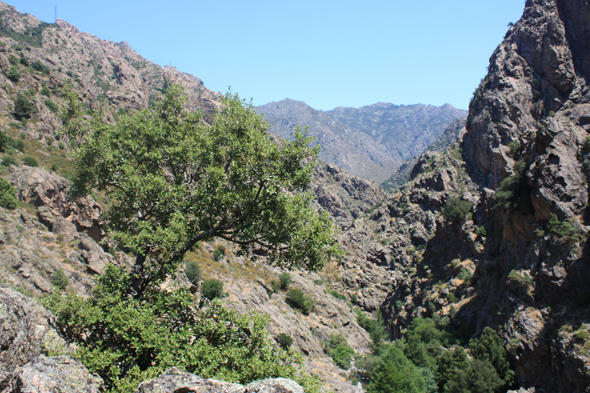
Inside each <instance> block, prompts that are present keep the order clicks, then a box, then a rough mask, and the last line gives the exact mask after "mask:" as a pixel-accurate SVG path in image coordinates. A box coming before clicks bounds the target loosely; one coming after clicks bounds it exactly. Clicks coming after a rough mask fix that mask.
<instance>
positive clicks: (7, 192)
mask: <svg viewBox="0 0 590 393" xmlns="http://www.w3.org/2000/svg"><path fill="white" fill-rule="evenodd" d="M0 206H2V207H4V208H6V209H9V210H12V209H16V190H15V188H14V186H13V185H12V184H11V183H10V182H9V181H8V180H6V179H4V178H3V177H0Z"/></svg>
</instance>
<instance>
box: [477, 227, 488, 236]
mask: <svg viewBox="0 0 590 393" xmlns="http://www.w3.org/2000/svg"><path fill="white" fill-rule="evenodd" d="M475 234H476V235H477V236H478V237H480V238H482V237H486V236H487V235H488V232H487V231H486V229H485V228H484V226H483V225H482V226H480V227H479V228H477V229H476V230H475Z"/></svg>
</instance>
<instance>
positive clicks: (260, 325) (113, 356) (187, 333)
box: [45, 265, 318, 392]
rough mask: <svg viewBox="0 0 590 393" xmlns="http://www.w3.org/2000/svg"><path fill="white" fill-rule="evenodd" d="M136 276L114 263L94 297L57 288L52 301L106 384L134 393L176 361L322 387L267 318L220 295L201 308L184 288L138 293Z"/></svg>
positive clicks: (197, 368) (242, 379)
mask: <svg viewBox="0 0 590 393" xmlns="http://www.w3.org/2000/svg"><path fill="white" fill-rule="evenodd" d="M131 281H132V275H131V274H129V273H128V272H126V271H125V270H124V269H123V268H121V267H117V266H114V265H107V267H106V268H105V271H104V273H103V274H102V275H101V276H99V277H98V280H97V285H96V287H95V288H94V290H93V296H92V297H90V298H88V299H82V298H81V297H79V296H68V297H65V298H64V297H62V296H60V295H59V294H57V293H53V294H52V295H51V296H49V297H48V298H47V299H46V300H45V303H46V305H47V306H48V307H49V309H51V310H52V311H53V313H54V314H55V315H56V316H57V317H58V323H59V327H60V328H61V330H62V334H64V335H65V337H67V339H68V340H71V341H73V342H74V343H76V345H77V351H76V356H77V357H78V358H79V359H80V360H81V361H82V362H83V363H84V364H85V365H86V366H87V367H88V368H89V370H90V372H93V373H97V374H98V375H100V377H101V378H103V380H104V381H105V383H106V387H107V389H110V390H112V391H116V392H133V391H135V389H136V388H137V385H138V384H139V382H141V381H143V380H145V379H149V378H153V377H155V376H157V375H159V374H160V373H162V372H163V371H164V370H166V369H168V368H169V367H172V366H176V367H179V368H181V369H183V370H186V371H188V372H191V373H195V374H197V375H199V376H201V377H203V378H218V379H222V380H225V381H229V382H239V383H247V382H250V381H253V380H258V379H262V378H277V377H284V378H292V379H295V380H296V381H298V382H299V383H301V384H302V385H303V386H304V387H305V389H306V391H308V390H311V391H317V388H318V385H317V382H316V381H314V380H313V379H310V378H306V377H305V374H304V372H303V366H302V359H301V357H300V356H299V355H297V354H294V353H288V352H286V351H284V350H283V349H282V348H277V347H276V346H275V345H274V343H273V341H272V339H271V338H270V337H269V336H268V333H267V332H266V330H265V326H266V324H267V322H268V317H267V316H261V315H258V314H254V315H253V316H252V317H247V316H240V315H238V314H237V313H236V312H235V311H230V310H228V309H226V308H225V307H223V306H222V305H221V304H220V303H218V302H217V301H213V302H212V303H211V305H210V307H208V308H205V309H200V310H198V309H195V308H194V307H193V306H192V303H193V299H192V297H191V295H190V293H189V292H188V291H187V290H184V289H179V290H175V291H172V292H167V291H162V290H161V289H160V288H159V287H157V286H150V288H149V289H148V290H147V291H146V292H145V293H144V297H143V298H142V299H136V298H135V297H134V296H133V294H132V289H131V288H132V285H131Z"/></svg>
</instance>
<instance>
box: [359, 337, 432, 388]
mask: <svg viewBox="0 0 590 393" xmlns="http://www.w3.org/2000/svg"><path fill="white" fill-rule="evenodd" d="M425 389H426V382H425V381H424V378H423V377H422V373H421V371H420V369H418V367H416V366H415V365H414V363H412V362H411V361H410V360H409V359H408V358H406V356H405V355H404V353H403V351H402V350H401V349H400V348H398V347H397V346H395V345H391V346H389V348H388V350H387V352H386V353H385V354H384V355H383V356H382V357H381V359H380V360H379V362H378V363H377V364H376V365H375V367H374V368H373V372H372V373H371V384H370V385H369V387H368V389H367V392H368V393H394V392H395V393H422V392H424V391H425Z"/></svg>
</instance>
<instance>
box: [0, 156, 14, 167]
mask: <svg viewBox="0 0 590 393" xmlns="http://www.w3.org/2000/svg"><path fill="white" fill-rule="evenodd" d="M2 165H4V166H6V167H10V166H11V165H14V166H18V165H17V163H16V160H15V159H14V157H11V156H6V157H4V158H3V159H2Z"/></svg>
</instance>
